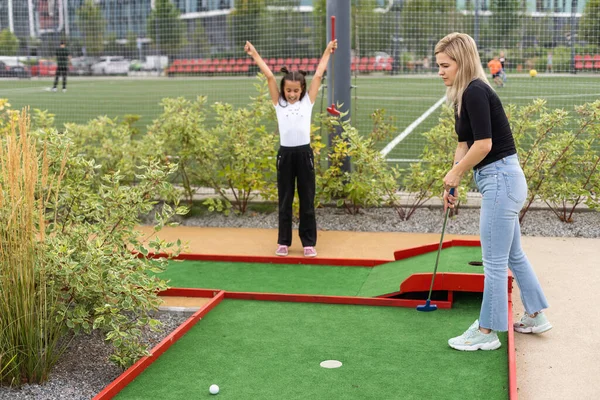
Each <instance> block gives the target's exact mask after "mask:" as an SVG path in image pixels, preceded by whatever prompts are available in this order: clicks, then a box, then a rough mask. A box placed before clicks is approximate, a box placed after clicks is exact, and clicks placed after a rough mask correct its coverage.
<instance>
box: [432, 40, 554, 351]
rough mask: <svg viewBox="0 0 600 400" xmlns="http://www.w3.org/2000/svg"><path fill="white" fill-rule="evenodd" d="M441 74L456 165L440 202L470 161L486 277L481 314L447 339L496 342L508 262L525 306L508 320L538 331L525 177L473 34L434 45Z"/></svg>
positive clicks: (503, 321)
mask: <svg viewBox="0 0 600 400" xmlns="http://www.w3.org/2000/svg"><path fill="white" fill-rule="evenodd" d="M435 57H436V62H437V64H438V66H439V72H438V74H439V75H440V77H441V78H442V80H443V81H444V84H445V85H446V87H447V92H446V95H447V98H448V101H449V102H450V103H451V104H452V105H453V106H454V109H455V129H456V133H457V134H458V145H457V147H456V151H455V155H454V167H452V169H451V170H450V171H449V172H448V173H447V174H446V176H445V177H444V189H445V190H444V204H446V207H453V205H452V204H453V202H454V201H455V200H456V197H457V196H458V193H454V196H451V195H449V190H450V189H451V188H457V187H458V186H459V183H460V181H461V179H462V177H463V175H464V174H465V172H467V171H468V170H469V169H471V168H473V170H474V176H475V182H476V184H477V187H478V188H479V192H480V193H481V195H482V202H481V215H480V222H479V225H480V237H481V251H482V258H483V265H484V274H485V284H484V291H483V301H482V304H481V311H480V314H479V320H476V321H475V322H474V323H473V324H472V325H471V326H470V327H469V328H468V329H467V331H466V332H464V333H463V334H462V335H461V336H458V337H455V338H452V339H450V340H449V341H448V344H449V345H450V347H452V348H454V349H457V350H469V351H471V350H478V349H481V350H495V349H497V348H499V347H500V346H501V344H500V340H499V339H498V335H497V334H496V332H500V331H506V330H508V290H507V277H508V267H510V269H511V271H512V273H513V276H514V277H515V280H516V282H517V285H518V286H519V288H520V290H521V299H522V301H523V304H524V306H525V311H526V314H525V315H523V318H521V321H519V322H517V323H515V324H514V325H513V328H514V329H515V330H516V331H517V332H521V333H542V332H545V331H547V330H549V329H551V328H552V325H551V324H550V323H549V322H548V320H547V319H546V316H545V315H544V313H542V310H543V309H545V308H547V307H548V303H547V301H546V297H545V296H544V293H543V291H542V288H541V286H540V284H539V281H538V279H537V277H536V275H535V272H534V271H533V268H532V267H531V264H530V263H529V261H528V260H527V257H526V256H525V253H524V252H523V249H522V248H521V231H520V227H519V212H520V210H521V207H522V206H523V204H524V202H525V199H526V197H527V182H526V180H525V175H524V174H523V170H522V169H521V166H520V165H519V159H518V157H517V151H516V147H515V143H514V139H513V136H512V132H511V130H510V125H509V123H508V118H507V117H506V113H505V112H504V108H503V107H502V103H501V102H500V99H499V98H498V96H497V95H496V93H495V92H494V90H493V89H492V87H491V86H490V84H489V82H488V81H487V78H486V76H485V72H484V70H483V67H482V65H481V60H480V59H479V53H478V52H477V45H476V44H475V41H474V40H473V38H471V37H470V36H469V35H466V34H464V33H451V34H449V35H448V36H446V37H444V38H443V39H442V40H440V41H439V43H438V44H437V45H436V47H435Z"/></svg>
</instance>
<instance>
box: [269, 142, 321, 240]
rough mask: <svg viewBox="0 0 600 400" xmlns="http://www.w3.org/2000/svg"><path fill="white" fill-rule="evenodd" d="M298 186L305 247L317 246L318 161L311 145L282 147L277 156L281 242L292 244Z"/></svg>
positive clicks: (301, 234)
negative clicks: (316, 192)
mask: <svg viewBox="0 0 600 400" xmlns="http://www.w3.org/2000/svg"><path fill="white" fill-rule="evenodd" d="M296 184H297V185H298V198H299V200H300V227H299V229H298V233H299V235H300V240H301V241H302V247H307V246H315V245H316V244H317V222H316V220H315V160H314V155H313V151H312V149H311V147H310V145H309V144H307V145H304V146H298V147H284V146H281V147H280V148H279V152H278V153H277V192H278V194H279V238H278V239H277V243H278V244H281V245H285V246H291V244H292V203H293V202H294V192H295V189H296Z"/></svg>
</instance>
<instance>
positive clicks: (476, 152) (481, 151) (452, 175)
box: [444, 138, 492, 190]
mask: <svg viewBox="0 0 600 400" xmlns="http://www.w3.org/2000/svg"><path fill="white" fill-rule="evenodd" d="M490 150H492V139H490V138H488V139H481V140H476V141H475V142H474V143H473V145H472V146H471V148H470V149H469V151H467V154H465V156H464V157H463V158H462V159H461V160H460V161H459V162H458V163H457V164H455V165H454V167H452V169H451V170H450V171H449V172H448V173H447V174H446V176H445V177H444V188H445V189H446V190H450V188H453V187H458V185H459V184H460V180H461V179H462V177H463V175H464V174H465V173H466V172H467V171H468V170H470V169H471V168H473V167H474V166H476V165H477V164H479V163H480V162H481V160H483V159H484V158H485V156H487V155H488V153H489V152H490Z"/></svg>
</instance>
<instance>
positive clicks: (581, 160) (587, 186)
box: [540, 100, 600, 222]
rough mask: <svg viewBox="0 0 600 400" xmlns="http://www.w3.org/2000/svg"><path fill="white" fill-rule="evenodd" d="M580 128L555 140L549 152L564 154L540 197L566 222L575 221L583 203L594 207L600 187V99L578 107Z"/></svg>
mask: <svg viewBox="0 0 600 400" xmlns="http://www.w3.org/2000/svg"><path fill="white" fill-rule="evenodd" d="M575 112H576V114H577V116H578V119H577V123H578V128H577V129H576V130H575V131H574V132H571V131H567V132H562V133H557V134H555V135H553V136H552V137H551V141H552V142H554V143H555V146H553V147H550V148H549V151H552V152H554V153H556V154H559V155H560V154H562V157H559V158H558V159H557V160H556V163H555V165H554V169H553V170H552V172H551V173H549V176H548V179H546V180H544V183H543V184H542V185H541V187H540V197H541V198H542V200H544V202H545V203H546V204H547V205H548V207H549V208H550V209H551V210H552V211H553V212H554V213H555V214H556V216H557V217H558V218H559V219H560V220H561V221H563V222H573V213H574V212H575V209H576V208H577V206H579V205H580V204H583V203H584V202H585V203H587V204H588V205H589V206H591V208H595V207H594V201H595V199H597V197H595V196H594V195H593V194H594V193H598V190H599V189H600V186H599V185H598V181H599V180H600V168H599V167H600V152H598V151H596V150H595V149H594V145H595V144H598V143H600V100H599V101H596V102H594V103H588V104H584V105H582V106H578V107H576V108H575ZM556 136H558V137H556Z"/></svg>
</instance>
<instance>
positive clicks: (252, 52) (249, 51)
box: [244, 41, 256, 57]
mask: <svg viewBox="0 0 600 400" xmlns="http://www.w3.org/2000/svg"><path fill="white" fill-rule="evenodd" d="M244 51H245V52H246V53H247V54H248V55H249V56H250V57H254V56H255V55H256V49H255V48H254V46H252V43H250V42H248V41H246V45H245V46H244Z"/></svg>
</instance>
